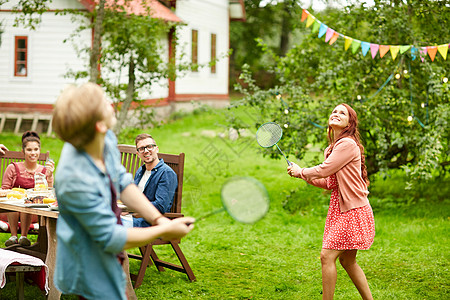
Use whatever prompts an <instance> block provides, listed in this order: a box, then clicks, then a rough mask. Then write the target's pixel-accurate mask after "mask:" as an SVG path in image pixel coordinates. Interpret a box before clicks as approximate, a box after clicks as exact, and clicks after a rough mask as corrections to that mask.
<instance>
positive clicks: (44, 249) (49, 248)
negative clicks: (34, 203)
mask: <svg viewBox="0 0 450 300" xmlns="http://www.w3.org/2000/svg"><path fill="white" fill-rule="evenodd" d="M8 212H23V213H28V214H33V215H38V216H39V232H38V238H37V241H36V243H34V244H33V245H31V246H28V247H23V246H20V245H13V246H9V247H6V248H5V249H8V250H12V251H16V252H19V253H24V254H28V255H32V256H35V257H38V258H40V259H42V260H43V261H44V262H45V264H46V265H47V267H48V270H49V274H48V275H49V276H48V278H49V282H48V286H49V288H50V291H49V293H48V299H50V300H53V299H59V298H60V296H61V293H60V292H59V291H58V289H56V287H55V285H54V283H53V274H54V271H55V263H56V221H57V219H58V215H59V212H58V211H54V210H51V209H50V208H37V207H26V206H25V204H23V203H22V204H21V203H13V202H4V201H0V213H8Z"/></svg>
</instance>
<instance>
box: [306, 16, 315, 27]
mask: <svg viewBox="0 0 450 300" xmlns="http://www.w3.org/2000/svg"><path fill="white" fill-rule="evenodd" d="M312 23H314V17H313V16H311V15H308V18H307V19H306V27H309V26H311V25H312Z"/></svg>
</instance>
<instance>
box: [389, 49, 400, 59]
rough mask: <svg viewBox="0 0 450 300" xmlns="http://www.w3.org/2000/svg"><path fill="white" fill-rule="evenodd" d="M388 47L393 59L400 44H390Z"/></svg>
mask: <svg viewBox="0 0 450 300" xmlns="http://www.w3.org/2000/svg"><path fill="white" fill-rule="evenodd" d="M389 48H390V49H391V55H392V60H395V58H396V57H397V54H398V51H399V50H400V46H390V47H389Z"/></svg>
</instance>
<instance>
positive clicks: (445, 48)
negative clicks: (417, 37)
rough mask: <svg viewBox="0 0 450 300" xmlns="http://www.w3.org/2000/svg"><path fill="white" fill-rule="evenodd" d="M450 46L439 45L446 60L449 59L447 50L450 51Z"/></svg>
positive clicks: (440, 51)
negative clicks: (449, 49)
mask: <svg viewBox="0 0 450 300" xmlns="http://www.w3.org/2000/svg"><path fill="white" fill-rule="evenodd" d="M449 47H450V44H449V45H448V46H447V45H445V44H444V45H440V46H438V47H437V49H438V51H439V53H440V54H441V55H442V57H443V58H444V59H445V60H446V59H447V52H448V48H449Z"/></svg>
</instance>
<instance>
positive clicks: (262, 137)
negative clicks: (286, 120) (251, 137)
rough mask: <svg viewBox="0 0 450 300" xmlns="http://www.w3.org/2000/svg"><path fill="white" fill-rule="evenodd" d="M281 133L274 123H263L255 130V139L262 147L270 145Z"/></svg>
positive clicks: (277, 139)
mask: <svg viewBox="0 0 450 300" xmlns="http://www.w3.org/2000/svg"><path fill="white" fill-rule="evenodd" d="M282 135H283V131H282V129H281V127H280V126H279V125H278V124H276V123H266V124H263V125H262V126H261V127H260V128H259V129H258V131H257V132H256V140H257V142H258V144H259V145H261V146H262V147H272V146H273V145H275V144H276V143H277V142H278V141H279V140H280V138H281V136H282Z"/></svg>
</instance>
